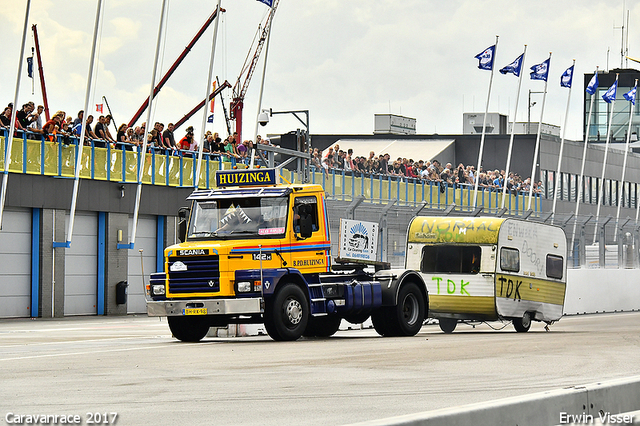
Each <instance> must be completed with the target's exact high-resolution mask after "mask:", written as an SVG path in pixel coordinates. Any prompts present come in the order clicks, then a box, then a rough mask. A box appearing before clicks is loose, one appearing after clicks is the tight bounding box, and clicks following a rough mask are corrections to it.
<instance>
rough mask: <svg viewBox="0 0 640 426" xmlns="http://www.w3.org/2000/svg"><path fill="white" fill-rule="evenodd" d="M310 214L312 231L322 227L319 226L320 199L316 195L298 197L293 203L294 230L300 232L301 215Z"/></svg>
mask: <svg viewBox="0 0 640 426" xmlns="http://www.w3.org/2000/svg"><path fill="white" fill-rule="evenodd" d="M303 215H305V216H306V215H309V216H310V217H311V232H316V231H318V230H319V229H320V227H319V226H318V200H317V199H316V197H313V196H307V197H298V198H296V199H295V201H294V203H293V231H294V232H295V233H300V224H301V223H300V217H301V216H303Z"/></svg>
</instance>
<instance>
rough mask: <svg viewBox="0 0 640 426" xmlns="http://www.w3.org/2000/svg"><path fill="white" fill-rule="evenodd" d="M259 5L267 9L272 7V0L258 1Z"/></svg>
mask: <svg viewBox="0 0 640 426" xmlns="http://www.w3.org/2000/svg"><path fill="white" fill-rule="evenodd" d="M258 1H259V2H260V3H264V4H266V5H267V6H269V7H273V0H258Z"/></svg>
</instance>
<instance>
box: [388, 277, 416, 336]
mask: <svg viewBox="0 0 640 426" xmlns="http://www.w3.org/2000/svg"><path fill="white" fill-rule="evenodd" d="M389 313H390V315H389V314H387V318H388V323H387V325H386V327H388V330H389V333H385V334H384V335H385V336H386V335H390V336H415V335H416V334H418V331H420V329H421V328H422V321H424V315H425V301H424V298H423V297H422V293H421V292H420V289H419V288H418V286H417V285H416V284H415V283H413V282H409V283H406V284H404V285H403V286H402V287H401V288H400V293H398V304H397V305H396V306H394V307H392V308H391V310H390V312H389Z"/></svg>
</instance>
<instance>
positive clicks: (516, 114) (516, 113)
mask: <svg viewBox="0 0 640 426" xmlns="http://www.w3.org/2000/svg"><path fill="white" fill-rule="evenodd" d="M526 54H527V45H526V44H525V45H524V52H523V53H522V62H521V63H520V77H519V79H518V92H517V94H516V107H515V109H514V111H513V125H512V126H511V137H510V139H509V151H508V153H507V165H506V167H505V172H504V175H505V176H504V181H503V184H502V205H501V206H500V208H502V209H504V203H505V201H506V195H507V178H508V177H509V169H510V166H511V154H512V153H513V138H514V135H515V130H516V117H517V116H518V103H519V101H520V87H521V86H522V76H523V75H524V72H523V71H524V69H523V67H524V58H525V56H526ZM476 173H479V172H477V171H476Z"/></svg>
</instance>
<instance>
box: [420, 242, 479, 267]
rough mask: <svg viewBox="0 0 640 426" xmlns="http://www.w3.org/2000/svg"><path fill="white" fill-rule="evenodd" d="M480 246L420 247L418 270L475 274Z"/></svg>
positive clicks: (443, 245) (447, 245) (445, 245)
mask: <svg viewBox="0 0 640 426" xmlns="http://www.w3.org/2000/svg"><path fill="white" fill-rule="evenodd" d="M481 252H482V250H481V249H480V246H465V245H449V244H438V245H428V246H425V247H424V248H423V249H422V261H421V262H420V271H421V272H425V273H433V272H439V273H448V274H477V273H478V272H479V271H480V254H481Z"/></svg>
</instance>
